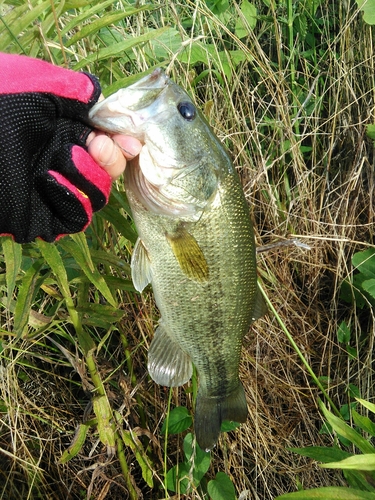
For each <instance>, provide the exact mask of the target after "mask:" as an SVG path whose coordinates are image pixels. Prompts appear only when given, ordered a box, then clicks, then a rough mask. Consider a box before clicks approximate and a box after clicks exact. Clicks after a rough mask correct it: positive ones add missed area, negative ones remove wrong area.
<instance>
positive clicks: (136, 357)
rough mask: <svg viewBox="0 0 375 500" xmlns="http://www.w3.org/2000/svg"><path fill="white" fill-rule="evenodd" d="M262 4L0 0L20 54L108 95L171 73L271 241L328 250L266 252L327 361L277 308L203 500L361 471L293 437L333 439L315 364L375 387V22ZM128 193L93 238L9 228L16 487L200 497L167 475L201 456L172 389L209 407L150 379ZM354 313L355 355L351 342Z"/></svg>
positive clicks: (331, 376) (349, 381) (9, 422)
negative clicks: (357, 286)
mask: <svg viewBox="0 0 375 500" xmlns="http://www.w3.org/2000/svg"><path fill="white" fill-rule="evenodd" d="M250 5H251V6H250V7H249V3H248V2H242V3H241V4H240V5H235V4H233V3H232V2H226V1H225V0H223V1H222V2H213V1H208V0H207V1H206V2H204V1H202V0H200V1H198V2H189V1H181V2H175V1H171V2H168V3H163V2H159V1H155V2H152V4H148V5H142V6H139V5H138V4H134V3H132V2H126V1H122V2H118V3H113V2H112V1H111V2H107V3H103V2H102V3H99V2H94V1H91V2H90V1H87V2H85V1H78V0H71V1H70V2H65V3H64V2H59V3H58V5H57V3H51V2H48V1H47V2H42V3H40V2H37V1H36V0H31V1H30V2H29V3H27V4H25V3H23V2H16V1H13V2H11V1H9V2H2V3H1V4H0V13H1V16H2V18H1V20H0V21H1V22H0V50H3V51H8V52H17V53H25V54H29V55H33V56H36V57H41V58H44V59H46V60H49V61H52V62H54V63H56V64H59V65H65V66H67V67H71V68H75V69H78V68H79V69H83V70H87V71H91V72H93V73H95V74H97V75H98V76H99V77H100V80H101V82H102V85H103V87H104V91H105V93H106V94H109V93H111V92H112V91H113V90H115V89H116V88H118V87H119V86H121V85H124V82H125V81H126V80H125V79H127V78H128V77H132V76H133V75H138V74H139V73H141V72H144V71H145V70H147V69H148V68H151V67H155V66H162V67H164V68H168V69H169V70H170V73H171V76H173V78H174V79H175V80H176V81H177V82H178V83H180V84H181V85H183V86H184V87H185V88H187V89H188V90H189V91H190V92H191V93H192V95H193V96H194V97H195V99H196V101H197V103H198V104H199V105H200V106H201V108H202V109H203V110H204V111H205V114H206V116H208V118H209V121H210V123H211V125H212V127H213V128H214V130H215V132H216V134H217V135H218V137H219V138H220V139H221V140H222V141H223V143H224V144H225V145H226V146H227V147H228V148H229V150H230V151H231V154H232V157H233V161H234V164H235V166H236V167H237V168H238V171H239V173H240V175H241V179H242V182H243V186H244V191H245V195H246V198H247V200H248V201H249V204H250V206H251V208H252V218H253V222H254V228H255V233H256V239H257V244H258V245H259V246H260V245H265V244H268V243H270V242H274V241H276V240H278V239H281V240H285V239H287V238H289V237H290V236H291V235H293V236H296V237H298V238H299V239H300V240H301V241H302V242H304V243H307V244H309V245H310V246H311V250H310V251H307V250H303V249H301V248H298V247H288V248H285V247H280V248H279V249H275V250H272V251H269V252H264V253H260V254H259V256H258V267H259V277H260V280H261V282H262V286H263V288H264V290H265V292H266V294H267V296H268V297H269V300H270V301H271V303H272V304H273V307H274V308H275V310H276V311H277V313H278V315H279V317H280V318H281V319H282V322H283V324H284V325H285V327H286V328H287V331H288V332H289V334H290V336H291V338H292V339H293V341H294V342H295V344H296V345H297V346H298V348H299V350H300V351H301V353H302V355H303V356H304V358H305V360H306V363H307V364H308V366H309V368H310V371H309V370H307V369H306V367H305V366H304V365H303V363H302V362H301V359H300V357H299V356H298V354H297V353H296V351H295V350H294V349H293V347H292V346H291V344H290V342H289V340H288V338H287V337H286V336H285V334H284V331H283V329H282V327H281V326H280V324H279V323H278V321H277V318H276V317H275V316H274V315H272V314H269V315H267V316H266V317H264V318H262V319H261V320H259V321H257V322H256V324H255V325H254V326H253V327H252V329H251V331H250V332H249V334H248V335H247V336H246V338H245V340H244V349H243V356H242V363H241V379H242V380H243V382H244V385H245V387H246V392H247V397H248V402H249V413H250V415H249V418H248V421H247V423H246V424H245V425H242V426H241V427H240V428H239V429H236V430H235V431H232V432H230V433H224V434H222V435H221V438H220V441H219V444H218V446H217V448H215V450H214V451H213V452H212V453H211V461H210V465H209V469H208V470H207V473H205V478H204V479H203V480H202V483H201V485H200V486H199V487H194V488H193V490H192V491H191V493H190V494H189V498H193V499H200V498H208V496H207V494H206V493H205V491H206V490H205V488H206V487H205V481H206V483H207V482H208V481H210V480H213V479H214V478H215V477H217V473H218V472H224V473H226V475H227V476H228V477H229V478H230V479H231V482H232V483H233V485H234V486H235V490H236V494H237V497H240V498H241V499H245V498H246V499H252V500H268V499H273V498H275V497H276V496H278V495H281V494H285V493H288V492H291V491H295V490H297V489H300V488H305V489H308V488H313V487H318V486H328V485H331V486H339V485H344V484H345V480H344V478H343V476H342V475H341V474H340V473H337V472H336V471H332V470H328V469H318V468H317V467H316V465H315V462H312V461H311V460H310V459H309V458H306V457H303V456H299V455H296V454H295V453H292V452H291V451H289V450H288V449H289V448H301V447H307V446H312V445H314V446H330V445H331V444H332V437H331V435H330V434H327V433H321V432H320V430H321V428H322V426H323V422H324V417H323V416H322V414H321V413H320V411H319V407H318V397H322V392H321V391H320V390H319V388H318V387H317V385H316V384H315V383H314V382H313V378H312V377H311V371H312V373H314V374H315V377H316V378H318V379H319V381H320V382H321V384H322V385H323V387H324V389H325V390H326V391H327V393H328V395H329V397H330V398H331V400H332V401H333V403H334V405H335V406H336V407H337V408H338V409H342V408H348V406H347V405H348V404H349V408H350V403H351V402H352V401H353V396H352V392H351V391H352V390H353V387H356V388H357V390H358V394H359V395H360V397H361V398H363V399H367V400H369V401H372V400H373V387H374V381H373V368H372V347H373V331H374V314H373V310H372V308H371V307H366V305H364V306H363V307H360V306H359V305H358V301H356V300H353V301H352V302H349V303H348V301H347V300H344V299H343V297H342V293H340V292H341V289H342V283H343V282H344V281H346V282H348V283H349V285H350V283H351V282H352V277H353V275H354V274H355V269H354V267H353V265H352V256H353V254H354V253H355V252H358V251H360V250H366V249H367V248H373V247H374V244H375V242H374V231H373V228H374V222H375V218H374V215H375V212H374V208H373V207H374V200H373V193H374V154H373V143H372V141H371V140H369V139H368V138H367V136H366V126H367V125H368V124H373V123H375V116H374V110H375V95H374V89H375V85H374V78H375V77H374V75H375V71H374V56H373V52H374V50H373V49H374V47H373V28H372V27H371V26H369V25H367V24H366V23H365V22H364V21H363V19H362V14H361V13H360V12H359V11H358V9H357V5H356V4H355V3H354V2H353V3H351V2H348V3H345V4H343V3H337V4H336V3H333V2H328V1H327V0H326V1H321V2H310V1H307V0H306V1H305V2H292V1H290V0H285V1H280V2H278V3H276V2H274V1H273V0H271V1H270V2H263V1H261V0H254V2H252V3H251V4H250ZM30 6H33V7H34V8H33V9H30ZM52 6H54V8H52ZM253 7H256V9H257V10H256V18H254V8H253ZM114 16H115V17H114ZM128 81H129V80H128ZM122 191H123V186H122V184H121V181H120V182H119V183H118V184H117V186H116V188H115V190H114V192H113V196H112V198H111V202H110V205H109V207H108V208H106V209H105V210H104V211H102V212H101V214H99V215H98V216H97V217H96V218H95V221H94V223H93V225H92V226H91V228H90V229H89V230H88V231H87V233H86V236H85V237H83V236H82V235H81V236H76V237H74V238H70V237H67V238H64V239H63V240H61V242H59V243H58V244H57V245H56V246H50V245H43V244H41V243H35V244H30V245H25V246H23V248H20V247H19V246H17V245H13V244H12V243H11V242H9V241H8V240H6V239H4V238H3V239H2V257H1V260H0V269H1V274H0V290H1V292H0V293H1V299H0V300H1V313H0V314H1V324H0V326H1V330H0V334H1V337H0V349H1V353H0V356H1V357H0V377H1V378H0V471H1V472H0V474H1V480H0V484H1V485H3V486H2V487H1V488H0V491H1V495H0V498H1V499H11V498H22V499H27V498H30V499H32V498H51V499H53V498H56V499H61V498H64V497H66V498H69V499H80V498H95V499H102V498H111V499H117V498H141V497H142V496H143V498H145V499H153V498H155V499H156V498H173V497H174V498H183V494H180V493H172V492H171V491H168V490H167V488H166V486H165V479H164V478H165V475H166V473H167V471H168V470H170V469H172V468H173V467H174V466H175V465H176V464H177V463H182V462H184V460H185V455H184V453H183V451H182V444H183V439H184V437H185V434H186V431H184V432H182V433H181V432H180V433H177V434H170V435H168V438H167V439H166V438H165V436H164V434H163V433H162V432H161V429H162V424H163V422H164V421H165V419H166V417H167V409H168V399H169V397H170V407H171V408H174V407H176V406H184V407H186V408H187V409H188V410H189V412H192V411H193V392H194V390H193V388H192V386H191V385H188V386H187V387H184V388H180V389H173V390H172V391H170V393H169V392H168V391H166V389H164V388H162V387H159V386H157V385H155V384H154V383H153V382H152V381H151V380H150V379H149V377H148V376H147V373H146V358H147V349H148V347H149V343H150V340H151V338H152V335H153V329H154V325H155V323H156V321H157V319H158V312H157V310H156V308H155V306H154V304H153V301H152V295H151V294H145V295H142V296H139V295H138V294H136V293H135V292H134V290H133V289H132V286H131V283H130V277H129V255H130V251H131V248H132V244H133V243H134V238H135V233H134V228H133V226H132V222H131V220H130V219H129V216H128V210H127V205H126V200H124V199H123V197H122ZM52 248H53V249H54V250H52ZM5 262H6V264H7V267H6V269H7V272H6V273H5ZM62 269H64V270H65V271H64V272H62V271H61V270H62ZM88 270H90V271H88ZM349 290H350V288H349ZM360 291H361V290H360ZM364 300H366V298H365V299H364ZM343 321H344V322H345V324H346V325H348V328H349V329H350V332H351V335H350V339H349V347H350V348H351V349H352V351H351V353H352V354H353V352H355V355H354V356H353V355H350V352H349V351H348V348H347V347H348V343H345V342H342V336H340V337H338V331H339V326H340V325H342V322H343ZM331 409H332V408H331ZM357 410H358V409H357ZM332 411H333V409H332ZM358 411H359V410H358ZM361 411H362V410H361ZM347 418H348V419H349V420H348V422H349V423H350V419H351V414H350V412H348V415H347ZM114 449H115V450H117V451H116V452H115V453H114V454H113V450H114ZM67 452H69V453H70V455H69V456H68V455H67ZM219 477H220V476H219Z"/></svg>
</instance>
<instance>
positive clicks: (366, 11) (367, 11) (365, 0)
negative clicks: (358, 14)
mask: <svg viewBox="0 0 375 500" xmlns="http://www.w3.org/2000/svg"><path fill="white" fill-rule="evenodd" d="M356 2H357V5H358V9H359V10H362V11H363V20H364V21H365V22H366V23H367V24H375V0H356Z"/></svg>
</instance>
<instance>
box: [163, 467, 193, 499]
mask: <svg viewBox="0 0 375 500" xmlns="http://www.w3.org/2000/svg"><path fill="white" fill-rule="evenodd" d="M190 470H191V465H190V464H188V463H186V462H183V463H180V464H178V465H175V466H174V467H172V468H171V469H170V470H169V471H168V472H167V475H166V477H165V481H166V485H167V488H168V490H170V491H174V492H177V491H179V492H180V493H182V494H183V495H185V494H186V493H188V491H189V490H190V489H191V485H194V486H198V485H197V484H194V479H193V477H192V476H191V473H190ZM198 484H199V483H198Z"/></svg>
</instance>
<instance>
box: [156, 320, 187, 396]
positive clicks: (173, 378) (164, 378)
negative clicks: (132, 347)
mask: <svg viewBox="0 0 375 500" xmlns="http://www.w3.org/2000/svg"><path fill="white" fill-rule="evenodd" d="M147 368H148V371H149V373H150V376H151V378H152V379H153V380H154V381H155V382H156V383H157V384H159V385H166V386H168V387H177V386H180V385H183V384H185V383H186V382H187V381H188V380H189V379H190V378H191V376H192V373H193V367H192V364H191V359H190V357H189V356H188V355H187V354H186V352H184V351H183V350H182V349H181V347H180V346H179V345H178V344H177V342H175V341H174V340H173V338H172V336H171V335H168V334H167V330H166V328H165V326H164V325H163V324H160V325H159V326H158V328H157V329H156V331H155V336H154V338H153V340H152V342H151V345H150V349H149V351H148V363H147Z"/></svg>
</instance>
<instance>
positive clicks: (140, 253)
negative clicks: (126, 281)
mask: <svg viewBox="0 0 375 500" xmlns="http://www.w3.org/2000/svg"><path fill="white" fill-rule="evenodd" d="M130 267H131V272H132V280H133V284H134V288H135V289H136V290H138V292H142V290H143V289H144V288H145V287H146V286H147V285H148V284H149V283H151V263H150V259H149V256H148V253H147V250H146V248H145V246H144V244H143V241H142V240H141V239H140V238H138V239H137V242H136V244H135V246H134V249H133V253H132V258H131V263H130Z"/></svg>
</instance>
